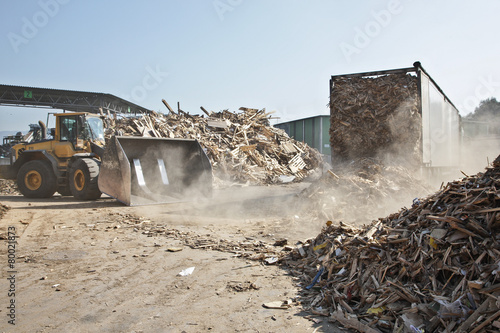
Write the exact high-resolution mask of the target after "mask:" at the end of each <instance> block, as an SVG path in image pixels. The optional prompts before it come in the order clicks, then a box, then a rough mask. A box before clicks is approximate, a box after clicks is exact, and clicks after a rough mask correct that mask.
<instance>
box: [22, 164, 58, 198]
mask: <svg viewBox="0 0 500 333" xmlns="http://www.w3.org/2000/svg"><path fill="white" fill-rule="evenodd" d="M17 186H18V187H19V191H21V193H22V194H23V195H24V196H25V197H27V198H50V197H51V196H52V195H54V193H55V192H56V189H57V179H56V175H55V174H54V171H53V170H52V167H51V166H50V164H49V163H48V162H46V161H40V160H35V161H29V162H26V163H25V164H23V165H22V166H21V168H20V169H19V172H18V173H17Z"/></svg>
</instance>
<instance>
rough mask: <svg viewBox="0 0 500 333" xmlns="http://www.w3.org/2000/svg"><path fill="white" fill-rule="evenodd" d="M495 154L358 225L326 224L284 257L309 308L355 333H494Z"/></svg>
mask: <svg viewBox="0 0 500 333" xmlns="http://www.w3.org/2000/svg"><path fill="white" fill-rule="evenodd" d="M499 188H500V156H499V157H498V158H497V159H496V160H495V162H494V163H493V167H492V168H488V169H487V170H486V172H484V173H479V174H477V175H475V176H471V177H466V178H463V179H462V180H458V181H454V182H451V183H448V184H447V185H446V186H445V187H444V188H442V189H441V190H440V191H438V192H437V193H435V194H434V195H431V196H429V197H427V198H426V199H422V200H417V201H415V202H414V204H413V206H412V207H411V208H410V209H402V210H400V211H399V212H398V213H395V214H392V215H389V216H388V217H386V218H382V219H379V221H378V222H376V223H375V222H374V223H373V224H372V225H370V226H367V227H364V228H355V227H351V226H348V225H346V224H343V223H340V225H334V224H332V223H331V222H329V223H327V226H326V227H325V228H324V229H323V231H322V232H321V233H320V234H319V235H318V236H317V237H316V238H315V239H311V240H308V241H307V242H305V243H304V244H303V245H301V246H299V247H298V248H297V249H295V250H294V251H293V252H292V255H290V256H289V258H288V260H287V263H288V265H289V267H290V269H291V271H292V273H293V274H295V275H296V276H298V277H299V278H300V280H301V281H302V283H303V285H304V286H305V290H304V295H303V302H304V303H305V304H307V306H308V308H309V309H310V310H311V311H312V312H313V313H316V314H319V315H324V316H330V319H331V320H332V321H338V322H340V323H341V324H342V325H344V326H346V327H350V328H354V329H356V330H357V331H359V332H479V331H481V332H498V330H499V329H500V243H499V240H500V239H499V238H500V235H499V234H498V231H499V230H500V207H499V204H500V195H499V192H498V189H499Z"/></svg>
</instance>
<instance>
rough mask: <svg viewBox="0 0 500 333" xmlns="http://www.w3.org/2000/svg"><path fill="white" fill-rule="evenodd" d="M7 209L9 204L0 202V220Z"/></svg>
mask: <svg viewBox="0 0 500 333" xmlns="http://www.w3.org/2000/svg"><path fill="white" fill-rule="evenodd" d="M9 209H10V207H9V206H6V205H4V204H2V203H0V220H1V219H2V218H3V216H4V215H5V213H7V211H8V210H9Z"/></svg>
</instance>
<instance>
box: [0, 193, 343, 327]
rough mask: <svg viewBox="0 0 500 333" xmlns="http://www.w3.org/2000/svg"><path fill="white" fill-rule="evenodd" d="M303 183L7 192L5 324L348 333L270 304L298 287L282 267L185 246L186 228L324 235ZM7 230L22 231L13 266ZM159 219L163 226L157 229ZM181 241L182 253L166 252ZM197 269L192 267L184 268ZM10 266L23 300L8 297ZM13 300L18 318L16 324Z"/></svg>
mask: <svg viewBox="0 0 500 333" xmlns="http://www.w3.org/2000/svg"><path fill="white" fill-rule="evenodd" d="M306 185H307V184H291V185H287V186H271V187H259V188H251V187H246V188H235V189H228V190H220V191H216V192H215V193H214V199H212V200H211V201H209V202H198V203H182V204H163V205H154V206H141V207H126V206H123V205H121V204H119V203H117V202H116V201H115V200H113V199H111V198H105V197H103V198H101V199H99V200H98V201H94V202H80V201H76V200H74V199H73V198H68V197H54V198H51V199H44V200H33V199H31V200H29V199H26V198H24V197H21V196H0V203H2V204H5V205H8V206H10V207H11V208H12V209H10V210H9V211H8V212H7V213H6V214H5V215H4V217H3V218H2V219H1V221H0V235H1V236H2V238H3V239H2V242H1V244H2V245H1V248H0V266H1V267H2V279H1V281H0V303H1V306H0V331H2V332H345V330H340V329H338V328H336V325H334V324H332V323H329V322H328V320H327V318H324V317H317V316H312V315H311V314H310V313H307V312H304V311H303V308H302V306H301V305H300V304H297V303H295V302H294V303H293V305H292V306H291V307H290V308H288V309H268V308H265V307H263V304H264V303H267V302H273V301H285V300H290V299H294V298H295V297H296V296H297V295H298V291H299V288H300V286H298V285H297V281H295V280H294V279H293V278H292V277H291V276H289V275H288V274H287V271H286V270H285V269H283V268H281V267H280V266H277V265H265V264H263V263H262V261H256V260H250V259H249V258H241V257H238V254H237V253H234V251H230V249H229V250H227V251H213V250H203V249H192V248H190V247H188V246H185V245H184V242H185V240H186V239H188V238H189V237H192V238H194V239H195V238H196V237H198V238H200V237H207V238H210V239H212V240H213V239H215V240H217V239H220V240H229V241H236V242H250V243H251V242H259V241H261V242H264V243H266V244H271V245H272V244H273V243H274V242H275V241H276V240H278V239H282V238H286V239H287V240H288V244H290V245H294V244H295V242H296V241H298V240H305V239H306V238H309V237H315V236H316V235H317V234H318V233H319V231H320V229H321V226H320V225H317V224H316V225H314V223H312V222H311V220H310V219H307V218H304V217H302V215H303V214H302V213H301V212H300V211H298V210H297V209H298V208H297V206H298V205H297V202H296V201H295V200H296V199H295V196H294V195H295V194H296V193H298V192H299V191H300V190H301V189H302V188H304V186H306ZM144 226H147V228H144ZM9 227H11V229H10V230H11V231H13V232H14V233H15V235H16V236H17V244H16V248H15V255H16V262H15V264H14V266H13V267H10V268H9V266H8V254H7V253H8V244H9V243H8V240H7V239H6V238H7V237H8V234H7V232H8V228H9ZM12 227H14V228H15V230H14V229H12ZM158 228H160V229H161V230H163V232H162V233H151V232H149V233H148V231H150V230H154V229H156V230H158ZM181 236H182V237H181ZM175 248H178V249H182V250H181V251H178V252H170V251H169V249H170V250H172V249H174V250H175ZM189 267H195V269H194V271H193V273H192V274H191V275H188V276H179V275H178V274H179V272H181V271H182V270H184V269H186V268H189ZM9 271H14V272H15V273H8V272H9ZM12 274H14V275H15V281H14V288H15V297H11V296H12V295H11V296H9V295H8V293H9V289H11V287H12V284H11V283H10V282H12V281H9V280H8V278H9V277H10V276H11V275H12ZM12 299H14V301H15V326H14V325H12V324H9V322H8V321H9V320H11V319H10V318H9V317H8V314H9V312H10V310H9V309H8V308H7V307H8V306H9V304H10V303H9V302H11V300H12Z"/></svg>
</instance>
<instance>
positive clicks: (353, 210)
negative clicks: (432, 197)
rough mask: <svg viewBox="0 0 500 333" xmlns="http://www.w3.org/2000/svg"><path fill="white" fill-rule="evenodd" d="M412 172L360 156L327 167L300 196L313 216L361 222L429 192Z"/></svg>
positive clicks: (384, 213) (352, 222)
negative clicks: (348, 161) (343, 163)
mask: <svg viewBox="0 0 500 333" xmlns="http://www.w3.org/2000/svg"><path fill="white" fill-rule="evenodd" d="M415 174H416V172H412V171H411V170H410V169H407V168H405V167H403V166H401V165H397V166H395V165H384V163H383V161H381V160H380V159H376V158H359V159H356V160H353V161H352V162H351V163H348V164H346V165H345V166H343V167H340V168H338V169H337V168H335V169H332V170H329V171H328V172H326V173H325V174H324V175H323V176H322V177H321V178H320V179H319V180H317V181H315V182H313V183H312V184H311V185H310V186H309V187H308V188H306V189H304V190H303V191H302V193H301V194H300V195H301V197H303V198H304V199H305V200H303V201H302V202H304V203H305V204H307V205H310V207H309V209H308V210H307V211H309V212H310V213H311V214H313V215H314V216H313V217H315V218H320V219H326V220H335V221H343V222H344V223H348V224H355V225H361V224H366V223H369V222H370V221H371V220H372V219H376V218H378V217H380V216H386V215H388V214H390V213H391V212H393V211H394V210H396V209H399V208H400V207H401V206H403V205H405V204H406V203H408V202H411V201H412V200H413V199H414V198H415V197H422V196H425V195H428V194H430V193H431V192H432V191H431V189H430V187H428V186H427V185H425V183H424V181H422V180H421V179H419V178H417V177H415V176H414V175H415Z"/></svg>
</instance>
